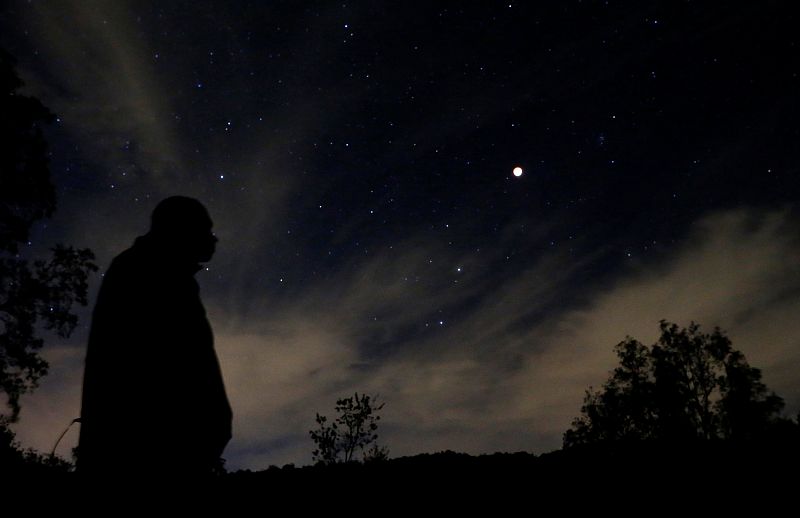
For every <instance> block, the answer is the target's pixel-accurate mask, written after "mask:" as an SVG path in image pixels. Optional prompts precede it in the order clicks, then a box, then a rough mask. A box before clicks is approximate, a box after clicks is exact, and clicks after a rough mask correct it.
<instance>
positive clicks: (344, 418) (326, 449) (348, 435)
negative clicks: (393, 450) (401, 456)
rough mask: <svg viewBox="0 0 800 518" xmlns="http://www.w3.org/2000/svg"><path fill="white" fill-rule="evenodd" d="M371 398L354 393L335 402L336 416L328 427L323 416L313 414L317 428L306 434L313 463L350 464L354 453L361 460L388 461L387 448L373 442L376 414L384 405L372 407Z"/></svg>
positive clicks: (373, 400)
mask: <svg viewBox="0 0 800 518" xmlns="http://www.w3.org/2000/svg"><path fill="white" fill-rule="evenodd" d="M375 399H376V398H374V397H371V396H368V395H366V394H362V395H361V396H359V395H358V392H356V393H355V394H354V395H353V396H350V397H346V398H341V399H338V400H337V401H336V413H337V414H339V415H338V417H337V418H336V419H335V420H334V421H332V422H331V423H330V424H329V423H328V418H327V417H325V416H323V415H320V414H317V416H316V422H317V425H318V426H317V429H316V430H309V432H308V433H309V434H310V435H311V440H312V441H314V443H315V444H316V449H315V450H314V451H313V452H312V457H313V460H314V462H316V463H318V464H335V463H337V462H351V461H353V460H355V459H354V455H355V454H356V452H357V451H361V452H362V456H363V460H365V461H375V460H383V459H386V458H388V455H389V451H388V449H387V448H386V447H381V446H378V445H377V444H376V443H375V441H376V440H377V439H378V434H377V433H376V431H377V429H378V421H379V420H380V418H381V417H380V416H379V415H377V414H378V412H379V411H380V410H381V409H382V408H383V405H384V403H381V404H379V405H376V403H375ZM370 446H371V448H369V449H368V447H370Z"/></svg>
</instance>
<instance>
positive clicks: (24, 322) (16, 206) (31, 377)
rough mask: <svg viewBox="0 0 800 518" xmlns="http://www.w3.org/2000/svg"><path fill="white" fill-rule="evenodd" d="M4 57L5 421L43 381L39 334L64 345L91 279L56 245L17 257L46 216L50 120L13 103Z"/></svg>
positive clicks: (0, 103)
mask: <svg viewBox="0 0 800 518" xmlns="http://www.w3.org/2000/svg"><path fill="white" fill-rule="evenodd" d="M13 65H14V62H13V59H12V58H11V56H9V55H8V54H7V53H5V52H4V51H2V50H0V113H2V114H3V115H2V117H0V392H3V393H4V394H5V395H6V398H7V402H8V406H9V407H10V409H11V414H10V419H12V420H15V419H16V418H17V416H18V414H19V410H20V407H19V398H20V396H21V395H22V394H24V393H25V392H28V391H30V390H32V389H34V388H35V387H36V385H37V382H38V380H39V379H40V378H41V377H42V376H44V375H45V374H47V362H45V361H44V360H43V359H42V358H41V357H40V356H39V354H38V351H39V349H41V347H42V345H43V344H44V340H43V339H42V338H41V337H40V336H39V328H40V327H44V329H46V330H48V331H52V332H54V333H56V334H57V335H58V336H60V337H68V336H69V335H70V334H71V333H72V331H73V330H74V329H75V326H76V325H77V316H76V315H75V314H74V313H72V308H73V305H74V304H80V305H84V306H85V305H86V303H87V300H86V293H87V290H88V283H87V279H88V276H89V273H90V272H93V271H96V270H97V266H95V265H94V264H93V263H92V260H93V259H94V254H92V252H91V251H90V250H88V249H75V248H73V247H71V246H64V245H61V244H59V245H56V246H55V247H54V248H52V249H51V253H52V255H51V256H50V257H49V258H47V259H36V260H33V261H32V262H31V261H29V260H28V259H25V258H23V257H21V256H20V254H19V244H20V243H22V242H26V241H27V240H28V236H29V234H30V228H31V226H32V225H33V224H34V223H35V222H36V221H37V220H39V219H41V218H44V217H49V216H51V215H52V214H53V211H54V210H55V206H56V197H55V190H54V188H53V185H52V183H51V181H50V171H49V169H48V158H47V146H46V143H45V140H44V137H43V136H42V129H41V125H42V124H43V123H48V122H51V121H52V120H53V118H54V116H53V114H52V113H50V111H49V110H48V109H47V108H45V107H44V106H43V105H42V103H41V102H39V101H38V100H37V99H34V98H32V97H26V96H23V95H19V94H18V93H17V90H18V89H19V88H20V87H21V86H22V81H20V79H19V77H18V76H17V74H16V72H15V71H14V66H13Z"/></svg>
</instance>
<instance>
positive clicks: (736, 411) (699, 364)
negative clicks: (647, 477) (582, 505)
mask: <svg viewBox="0 0 800 518" xmlns="http://www.w3.org/2000/svg"><path fill="white" fill-rule="evenodd" d="M660 329H661V337H660V338H659V340H658V342H657V343H655V344H653V345H652V346H650V347H647V346H644V345H642V344H641V343H639V342H638V341H637V340H635V339H633V338H631V337H627V338H626V339H625V340H624V341H622V342H620V343H619V344H617V346H616V347H615V352H616V354H617V357H618V358H619V366H618V367H617V368H615V369H614V370H613V371H612V372H611V376H610V377H609V379H608V381H606V382H605V384H604V385H603V388H602V390H599V391H592V390H591V388H590V389H589V390H588V391H587V392H586V396H585V398H584V403H583V406H582V407H581V415H580V416H579V417H578V418H576V419H575V420H574V421H573V422H572V428H571V429H570V430H568V431H567V432H566V433H565V434H564V447H570V446H575V445H578V444H586V443H596V442H601V441H619V440H647V439H659V440H673V441H685V440H697V439H701V440H710V439H731V440H749V439H753V438H756V437H758V436H761V435H762V434H764V433H766V432H767V431H768V430H769V429H770V428H771V427H772V426H773V425H775V424H776V423H778V421H780V418H779V417H778V414H779V412H780V411H781V409H782V408H783V400H782V399H781V398H780V397H778V396H777V395H775V393H773V392H770V391H769V390H768V389H767V387H766V385H764V383H762V381H761V371H760V370H759V369H756V368H754V367H751V366H750V365H749V364H748V363H747V361H746V359H745V357H744V355H743V354H742V353H741V352H740V351H737V350H735V349H733V347H732V346H731V341H730V340H729V339H728V337H727V336H725V335H724V334H723V332H722V331H720V329H719V328H718V327H717V328H715V329H714V331H713V332H712V333H710V334H705V333H701V332H700V326H699V325H698V324H696V323H695V322H692V323H691V324H690V325H689V327H688V328H679V327H678V326H677V325H676V324H672V323H669V322H667V321H665V320H662V321H661V322H660Z"/></svg>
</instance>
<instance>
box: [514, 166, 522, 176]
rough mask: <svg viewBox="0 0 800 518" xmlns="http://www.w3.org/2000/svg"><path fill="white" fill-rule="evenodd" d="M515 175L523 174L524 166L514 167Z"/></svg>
mask: <svg viewBox="0 0 800 518" xmlns="http://www.w3.org/2000/svg"><path fill="white" fill-rule="evenodd" d="M514 176H522V168H521V167H515V168H514Z"/></svg>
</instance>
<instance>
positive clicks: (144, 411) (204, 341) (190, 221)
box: [77, 196, 232, 476]
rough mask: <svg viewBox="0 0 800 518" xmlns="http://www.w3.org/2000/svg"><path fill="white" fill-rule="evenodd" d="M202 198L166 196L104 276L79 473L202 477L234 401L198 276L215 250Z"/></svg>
mask: <svg viewBox="0 0 800 518" xmlns="http://www.w3.org/2000/svg"><path fill="white" fill-rule="evenodd" d="M211 227H212V221H211V218H210V217H209V215H208V212H207V211H206V209H205V207H203V205H202V204H201V203H200V202H198V201H197V200H194V199H191V198H186V197H182V196H174V197H171V198H167V199H165V200H164V201H162V202H161V203H159V204H158V206H157V207H156V209H155V210H154V211H153V215H152V224H151V227H150V232H148V233H147V234H146V235H144V236H140V237H138V238H137V239H136V241H135V242H134V244H133V246H132V247H131V248H129V249H128V250H125V251H124V252H122V253H121V254H120V255H118V256H117V257H116V258H115V259H114V260H113V261H112V263H111V266H110V267H109V269H108V271H107V272H106V273H105V276H104V279H103V283H102V286H101V288H100V293H99V295H98V298H97V305H96V306H95V308H94V313H93V316H92V328H91V332H90V335H89V345H88V349H87V353H86V368H85V372H84V379H83V401H82V408H81V435H80V442H79V447H78V466H77V468H78V471H79V472H81V473H84V474H88V475H95V476H97V475H105V474H107V473H114V474H121V475H125V474H134V475H145V474H146V475H153V476H159V475H165V474H172V473H180V474H191V475H202V474H204V473H210V472H211V470H212V469H213V467H214V466H215V464H217V462H218V460H219V458H220V455H221V454H222V451H223V449H224V448H225V446H226V444H227V443H228V440H229V439H230V437H231V417H232V414H231V408H230V405H229V404H228V398H227V396H226V394H225V387H224V384H223V381H222V375H221V372H220V368H219V363H218V361H217V356H216V353H215V352H214V343H213V340H214V339H213V335H212V332H211V327H210V325H209V323H208V320H207V319H206V313H205V309H204V308H203V304H202V302H201V301H200V295H199V288H198V285H197V281H195V279H194V274H195V273H196V272H197V271H198V270H200V268H201V266H200V263H204V262H207V261H209V260H210V259H211V256H212V255H213V254H214V250H215V245H216V242H217V238H216V237H215V236H214V234H213V233H212V232H211Z"/></svg>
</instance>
